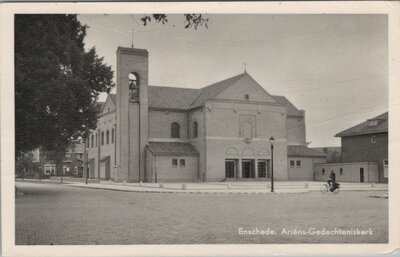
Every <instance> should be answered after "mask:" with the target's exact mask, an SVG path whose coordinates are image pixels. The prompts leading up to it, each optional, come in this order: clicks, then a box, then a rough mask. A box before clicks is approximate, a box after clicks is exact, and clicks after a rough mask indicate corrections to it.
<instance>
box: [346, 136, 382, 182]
mask: <svg viewBox="0 0 400 257" xmlns="http://www.w3.org/2000/svg"><path fill="white" fill-rule="evenodd" d="M372 137H375V143H373V142H374V141H373V139H372ZM386 159H388V133H379V134H369V135H359V136H349V137H342V161H343V162H344V163H348V162H377V163H378V171H379V181H380V182H384V183H387V178H384V176H383V160H386Z"/></svg>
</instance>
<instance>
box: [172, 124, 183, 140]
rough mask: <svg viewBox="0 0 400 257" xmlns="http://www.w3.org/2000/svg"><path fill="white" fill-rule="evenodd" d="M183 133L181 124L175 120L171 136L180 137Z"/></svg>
mask: <svg viewBox="0 0 400 257" xmlns="http://www.w3.org/2000/svg"><path fill="white" fill-rule="evenodd" d="M180 134H181V126H180V125H179V123H178V122H173V123H172V124H171V137H172V138H180V137H181V136H180Z"/></svg>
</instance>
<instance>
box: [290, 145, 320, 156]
mask: <svg viewBox="0 0 400 257" xmlns="http://www.w3.org/2000/svg"><path fill="white" fill-rule="evenodd" d="M287 155H288V157H320V158H324V157H326V156H327V155H326V154H323V153H320V152H318V151H316V150H314V149H311V148H308V147H307V146H304V145H288V146H287Z"/></svg>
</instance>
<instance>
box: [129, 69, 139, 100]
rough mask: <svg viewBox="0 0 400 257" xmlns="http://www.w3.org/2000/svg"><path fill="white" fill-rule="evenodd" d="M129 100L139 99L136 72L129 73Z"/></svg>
mask: <svg viewBox="0 0 400 257" xmlns="http://www.w3.org/2000/svg"><path fill="white" fill-rule="evenodd" d="M128 79H129V101H131V102H138V100H139V84H140V80H139V75H138V74H137V73H136V72H131V73H129V76H128Z"/></svg>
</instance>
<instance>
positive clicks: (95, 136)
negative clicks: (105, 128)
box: [95, 133, 97, 147]
mask: <svg viewBox="0 0 400 257" xmlns="http://www.w3.org/2000/svg"><path fill="white" fill-rule="evenodd" d="M95 140H96V145H95V146H96V147H97V133H96V136H95Z"/></svg>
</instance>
